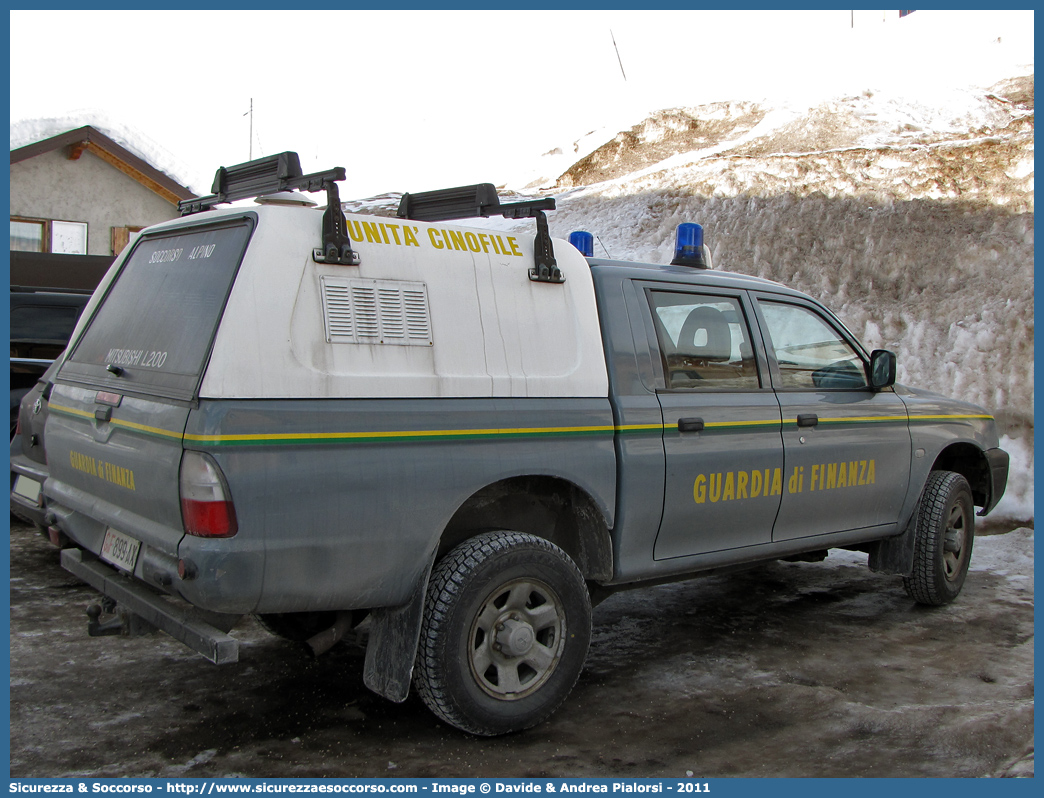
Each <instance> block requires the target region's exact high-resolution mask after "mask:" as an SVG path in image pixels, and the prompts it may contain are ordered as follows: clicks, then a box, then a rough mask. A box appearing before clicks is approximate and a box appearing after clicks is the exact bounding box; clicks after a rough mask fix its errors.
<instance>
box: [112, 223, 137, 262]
mask: <svg viewBox="0 0 1044 798" xmlns="http://www.w3.org/2000/svg"><path fill="white" fill-rule="evenodd" d="M142 229H144V228H142V227H114V228H112V254H113V255H119V254H120V253H121V252H123V248H124V247H125V246H127V244H129V243H130V239H131V236H132V235H134V234H135V233H137V232H138V231H139V230H142Z"/></svg>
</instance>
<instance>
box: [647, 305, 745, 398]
mask: <svg viewBox="0 0 1044 798" xmlns="http://www.w3.org/2000/svg"><path fill="white" fill-rule="evenodd" d="M649 298H650V302H651V304H652V310H653V320H654V322H655V325H656V335H657V338H658V339H659V343H660V354H661V357H662V359H663V363H664V371H665V374H666V376H667V387H668V388H687V389H688V388H708V389H718V390H721V389H728V390H746V389H750V390H754V389H757V388H759V387H761V383H760V381H759V379H758V369H757V365H756V363H755V360H754V351H753V349H752V348H751V345H750V336H749V333H748V331H747V322H746V319H745V317H744V315H743V308H742V306H741V305H740V302H739V300H738V299H735V298H732V297H716V296H706V295H699V294H689V293H681V292H674V291H653V290H651V291H650V292H649Z"/></svg>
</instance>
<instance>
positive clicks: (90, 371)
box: [61, 217, 253, 399]
mask: <svg viewBox="0 0 1044 798" xmlns="http://www.w3.org/2000/svg"><path fill="white" fill-rule="evenodd" d="M252 231H253V220H252V219H251V218H244V217H239V218H236V219H234V220H232V221H231V222H225V223H224V224H218V225H210V226H207V227H196V228H191V229H187V230H186V229H182V230H179V231H177V232H166V233H159V234H157V235H154V236H146V237H144V238H142V239H141V241H140V242H139V243H138V245H137V246H136V247H135V249H134V252H133V253H131V256H130V258H129V259H128V260H127V263H126V264H125V265H124V267H123V269H122V270H121V272H120V274H119V276H118V277H117V278H116V280H115V282H114V283H113V285H112V288H111V289H110V290H109V293H108V295H107V296H106V297H105V299H104V300H103V301H102V303H101V305H100V306H99V308H98V311H97V313H96V314H95V315H94V318H93V319H91V321H90V323H89V326H88V327H87V329H86V331H85V332H84V334H83V336H82V337H81V338H80V341H79V343H78V344H77V345H76V349H75V350H74V351H73V353H72V355H71V356H70V358H69V360H68V361H67V363H66V365H65V367H64V368H63V369H62V373H61V377H62V378H65V379H70V380H73V381H77V382H88V383H90V384H92V385H105V386H111V387H112V388H113V389H114V390H116V391H119V392H123V391H141V392H144V393H149V394H155V395H159V396H165V397H169V398H173V399H191V398H193V396H194V395H195V392H196V389H197V387H198V386H199V381H200V378H201V376H202V371H203V368H204V366H205V365H206V361H207V358H208V356H209V353H210V346H211V343H212V341H213V339H214V333H215V331H216V330H217V326H218V323H219V322H220V320H221V313H222V311H223V309H224V307H225V302H226V300H227V299H228V294H229V291H230V290H231V287H232V283H233V280H234V279H235V275H236V271H237V269H238V268H239V263H240V261H241V260H242V258H243V253H244V251H245V250H246V245H247V241H248V240H249V238H250V234H251V232H252Z"/></svg>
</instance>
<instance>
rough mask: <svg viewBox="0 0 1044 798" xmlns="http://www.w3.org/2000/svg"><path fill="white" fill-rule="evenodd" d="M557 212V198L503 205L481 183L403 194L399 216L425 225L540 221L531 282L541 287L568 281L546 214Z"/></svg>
mask: <svg viewBox="0 0 1044 798" xmlns="http://www.w3.org/2000/svg"><path fill="white" fill-rule="evenodd" d="M554 209H555V198H554V197H544V198H543V199H535V200H523V201H522V202H511V203H508V204H506V205H502V204H501V203H500V197H498V196H497V189H496V187H495V186H494V185H493V184H492V183H477V184H475V185H473V186H458V187H457V188H444V189H440V190H438V191H424V192H420V193H417V194H409V193H406V194H403V195H402V200H401V201H400V202H399V211H398V216H399V218H400V219H416V220H418V221H421V222H442V221H449V220H451V219H474V218H475V217H480V216H481V217H483V218H488V217H490V216H503V217H504V218H506V219H536V222H537V234H536V240H535V241H534V250H535V251H534V260H535V264H534V267H533V268H532V269H530V270H529V279H530V280H533V281H535V282H541V283H564V282H565V277H564V276H563V274H562V270H561V269H560V268H559V267H558V263H557V261H556V260H555V250H554V246H553V244H552V243H551V235H550V233H549V232H548V227H547V216H545V215H544V211H553V210H554Z"/></svg>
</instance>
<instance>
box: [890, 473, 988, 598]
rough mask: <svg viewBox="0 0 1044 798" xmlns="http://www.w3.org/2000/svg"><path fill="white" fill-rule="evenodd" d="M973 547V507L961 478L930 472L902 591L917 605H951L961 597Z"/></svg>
mask: <svg viewBox="0 0 1044 798" xmlns="http://www.w3.org/2000/svg"><path fill="white" fill-rule="evenodd" d="M974 542H975V503H974V501H973V500H972V492H971V487H969V485H968V481H967V480H966V479H965V478H964V477H963V476H961V475H960V474H957V473H954V472H952V471H932V472H931V474H929V475H928V481H927V482H926V483H925V486H924V490H923V491H922V492H921V499H920V502H918V505H917V518H916V521H915V527H914V561H913V570H912V572H911V573H910V575H909V576H908V577H903V587H904V588H905V589H906V592H907V594H909V596H910V598H912V599H913V600H914V601H916V602H917V603H918V604H928V605H931V606H936V607H938V606H941V605H943V604H949V603H950V602H951V601H953V600H954V599H955V598H957V596H958V595H959V594H960V592H961V588H962V587H963V586H964V579H965V577H966V576H967V575H968V564H969V563H970V561H971V553H972V545H973V544H974Z"/></svg>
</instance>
